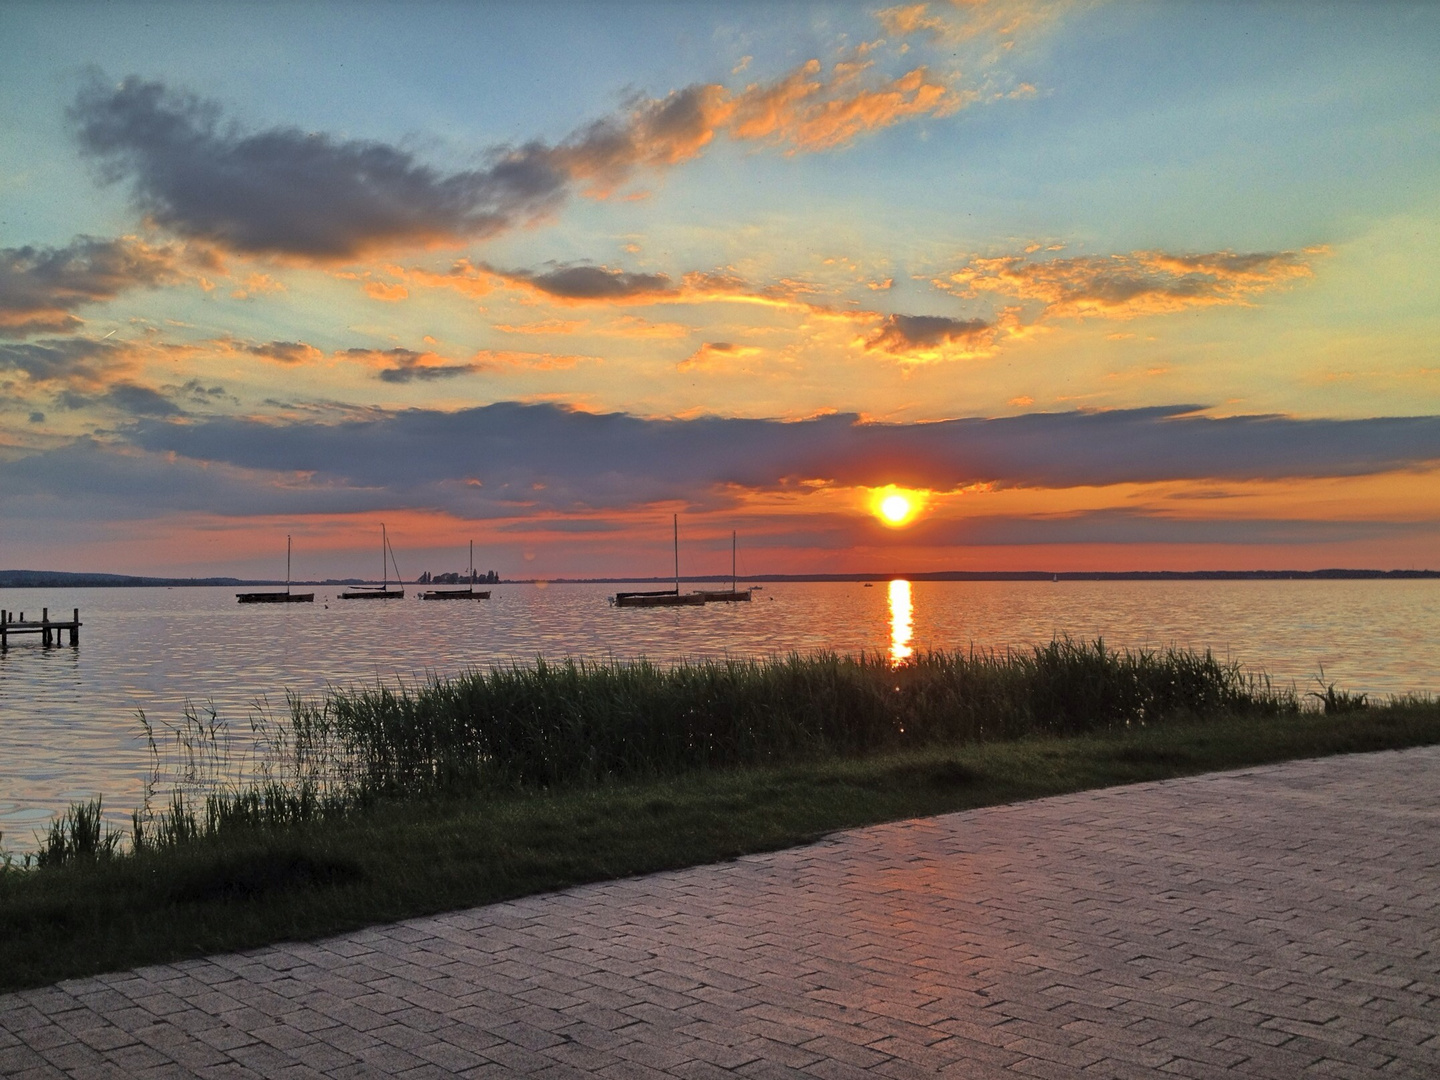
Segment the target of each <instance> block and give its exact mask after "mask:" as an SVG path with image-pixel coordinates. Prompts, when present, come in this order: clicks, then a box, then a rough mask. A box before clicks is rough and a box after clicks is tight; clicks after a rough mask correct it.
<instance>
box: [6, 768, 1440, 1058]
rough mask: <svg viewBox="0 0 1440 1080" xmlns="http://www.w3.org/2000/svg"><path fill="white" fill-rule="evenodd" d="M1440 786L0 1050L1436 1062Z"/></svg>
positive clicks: (921, 875)
mask: <svg viewBox="0 0 1440 1080" xmlns="http://www.w3.org/2000/svg"><path fill="white" fill-rule="evenodd" d="M1437 789H1440V748H1428V749H1420V750H1411V751H1405V752H1402V753H1383V754H1375V755H1365V756H1354V757H1348V758H1332V759H1328V760H1324V761H1311V762H1293V763H1289V764H1285V765H1280V766H1273V767H1267V768H1257V769H1249V770H1243V771H1240V772H1234V773H1229V774H1219V775H1215V776H1208V777H1197V778H1191V779H1185V780H1177V781H1165V782H1161V783H1155V784H1142V785H1136V786H1133V787H1130V788H1122V789H1111V790H1108V791H1099V792H1087V793H1081V794H1076V795H1070V796H1063V797H1060V798H1055V799H1047V800H1040V801H1036V802H1031V803H1025V804H1017V805H1012V806H1002V807H992V808H989V809H984V810H976V811H969V812H966V813H960V814H951V815H946V816H942V817H937V818H931V819H925V820H919V821H907V822H897V823H893V824H889V825H882V826H877V827H873V828H868V829H859V830H855V831H852V832H848V833H843V834H837V835H835V836H831V837H827V838H826V839H824V840H822V841H821V842H819V843H817V844H813V845H810V846H809V847H804V848H797V849H793V850H791V851H783V852H772V853H767V854H763V855H758V856H753V857H749V858H744V859H739V860H736V861H735V862H732V863H728V864H723V865H720V866H712V867H698V868H695V869H692V870H685V871H679V872H676V873H669V874H658V875H654V876H651V877H647V878H638V879H632V880H628V881H619V882H606V883H601V884H597V885H592V886H586V887H582V888H577V889H572V890H569V891H567V892H564V893H559V894H555V895H550V896H537V897H527V898H525V899H522V900H519V901H515V902H512V903H507V904H497V905H493V906H491V907H486V908H477V909H473V910H470V911H463V912H452V913H449V914H446V915H441V916H437V917H434V918H428V919H415V920H411V921H409V922H406V923H402V924H398V925H394V926H385V927H375V928H371V929H369V930H365V931H362V932H360V933H356V934H349V935H345V936H343V937H338V938H332V939H329V940H326V941H320V942H314V943H308V944H306V943H302V944H293V943H292V944H286V945H280V946H275V947H273V948H267V949H257V950H252V951H251V952H248V953H243V954H232V955H228V956H216V957H209V958H206V959H200V960H188V961H184V962H182V963H177V964H170V965H163V964H162V965H153V966H151V967H147V968H143V969H139V970H137V971H133V972H119V973H112V974H108V975H102V976H99V977H96V978H93V979H72V980H67V981H65V982H63V983H61V984H58V985H56V986H52V987H45V988H41V989H38V990H32V991H26V992H24V993H21V994H12V995H0V1074H3V1075H4V1076H5V1077H6V1078H9V1077H16V1076H26V1075H33V1076H37V1077H39V1076H45V1077H54V1076H60V1075H65V1074H68V1075H69V1076H70V1077H71V1080H87V1078H89V1077H94V1078H95V1080H109V1078H110V1077H112V1076H120V1075H125V1076H153V1077H156V1078H159V1077H164V1076H172V1075H176V1076H178V1075H187V1076H199V1077H203V1078H205V1080H212V1078H213V1080H222V1078H223V1080H251V1078H255V1077H266V1078H279V1077H285V1078H287V1080H318V1078H320V1077H322V1076H323V1077H326V1078H329V1080H361V1078H363V1077H367V1076H382V1075H386V1076H405V1077H407V1078H408V1080H425V1078H426V1077H429V1076H437V1075H442V1074H448V1075H457V1074H458V1075H462V1076H466V1077H470V1078H473V1080H492V1078H498V1077H502V1076H527V1077H544V1078H545V1080H577V1078H579V1077H583V1076H591V1077H603V1078H606V1080H620V1078H631V1077H633V1078H636V1080H650V1078H654V1077H661V1076H675V1077H683V1078H685V1080H722V1078H725V1077H729V1078H731V1080H735V1078H751V1077H753V1078H756V1080H759V1078H764V1077H779V1076H788V1077H801V1078H806V1080H816V1078H826V1080H860V1078H861V1077H869V1078H871V1080H875V1078H883V1080H911V1078H914V1077H919V1076H932V1075H944V1076H951V1075H953V1076H956V1077H961V1076H963V1077H966V1078H967V1080H969V1078H989V1077H999V1076H1008V1077H1012V1078H1013V1077H1016V1076H1035V1077H1049V1076H1084V1077H1089V1076H1095V1077H1110V1078H1112V1080H1123V1078H1126V1077H1132V1076H1133V1077H1140V1076H1151V1077H1153V1076H1157V1075H1167V1074H1169V1075H1182V1076H1215V1075H1219V1074H1220V1073H1222V1072H1223V1073H1225V1074H1227V1075H1237V1076H1249V1077H1267V1078H1268V1077H1277V1076H1287V1077H1288V1076H1300V1075H1314V1076H1327V1077H1352V1076H1398V1077H1405V1076H1411V1077H1421V1076H1427V1077H1428V1076H1433V1075H1437V1074H1440V1036H1437V1035H1436V1034H1435V1023H1436V1021H1435V1008H1436V998H1437V993H1440V947H1437V946H1440V931H1437V925H1440V828H1437V826H1440V806H1437V800H1436V798H1435V796H1434V792H1435V791H1436V790H1437ZM277 1021H279V1023H277ZM46 1058H48V1059H49V1061H47V1060H46ZM62 1065H63V1066H64V1068H63V1069H59V1068H57V1066H62Z"/></svg>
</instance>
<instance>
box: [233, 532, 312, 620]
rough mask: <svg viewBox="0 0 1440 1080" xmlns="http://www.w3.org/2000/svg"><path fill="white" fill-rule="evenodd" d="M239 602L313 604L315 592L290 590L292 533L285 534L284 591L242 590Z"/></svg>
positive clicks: (237, 598) (236, 596)
mask: <svg viewBox="0 0 1440 1080" xmlns="http://www.w3.org/2000/svg"><path fill="white" fill-rule="evenodd" d="M235 602H236V603H239V604H313V603H314V602H315V594H314V593H313V592H303V593H292V592H291V591H290V535H289V534H288V533H287V534H286V535H285V591H284V592H242V593H236V594H235Z"/></svg>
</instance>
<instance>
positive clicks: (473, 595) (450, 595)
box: [420, 589, 490, 600]
mask: <svg viewBox="0 0 1440 1080" xmlns="http://www.w3.org/2000/svg"><path fill="white" fill-rule="evenodd" d="M420 599H421V600H489V599H490V590H489V589H485V590H484V591H482V592H473V591H471V590H470V589H431V590H430V591H429V592H423V593H421V594H420Z"/></svg>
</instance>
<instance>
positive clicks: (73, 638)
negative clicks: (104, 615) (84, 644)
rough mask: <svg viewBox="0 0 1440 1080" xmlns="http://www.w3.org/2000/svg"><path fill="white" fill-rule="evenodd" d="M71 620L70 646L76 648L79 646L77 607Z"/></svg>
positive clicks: (78, 610)
mask: <svg viewBox="0 0 1440 1080" xmlns="http://www.w3.org/2000/svg"><path fill="white" fill-rule="evenodd" d="M73 620H74V621H73V622H71V623H70V644H71V645H72V646H76V645H79V644H80V609H79V608H78V607H77V608H76V609H75V614H74V616H73Z"/></svg>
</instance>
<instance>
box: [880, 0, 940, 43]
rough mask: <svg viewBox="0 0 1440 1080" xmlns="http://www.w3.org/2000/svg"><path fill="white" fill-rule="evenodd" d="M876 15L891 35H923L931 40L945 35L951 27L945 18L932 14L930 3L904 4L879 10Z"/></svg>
mask: <svg viewBox="0 0 1440 1080" xmlns="http://www.w3.org/2000/svg"><path fill="white" fill-rule="evenodd" d="M875 17H876V18H877V19H879V20H880V25H881V26H882V27H884V28H885V33H887V34H889V35H890V36H891V37H910V36H911V35H912V34H918V35H922V36H924V37H926V38H928V39H930V40H931V41H935V40H938V39H940V38H942V37H944V36H945V34H946V32H947V31H948V29H949V27H948V26H947V25H946V23H945V21H944V20H943V19H940V18H937V17H936V16H934V15H931V14H930V8H929V5H928V4H904V5H902V6H900V7H893V8H885V9H884V10H883V11H877V12H876V13H875Z"/></svg>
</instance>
